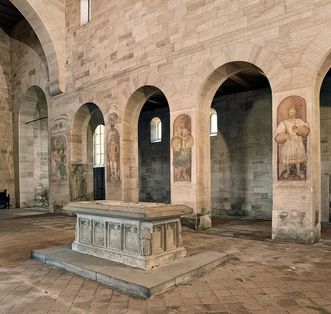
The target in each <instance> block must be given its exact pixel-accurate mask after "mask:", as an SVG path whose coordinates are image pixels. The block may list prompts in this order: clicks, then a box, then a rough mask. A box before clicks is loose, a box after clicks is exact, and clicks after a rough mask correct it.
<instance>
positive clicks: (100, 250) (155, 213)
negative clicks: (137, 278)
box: [65, 201, 192, 270]
mask: <svg viewBox="0 0 331 314" xmlns="http://www.w3.org/2000/svg"><path fill="white" fill-rule="evenodd" d="M65 211H68V212H74V213H76V214H77V223H76V232H75V241H74V242H73V243H72V250H74V251H77V252H80V253H84V254H89V255H93V256H96V257H101V258H104V259H107V260H111V261H115V262H119V263H123V264H125V265H129V266H134V267H138V268H141V269H145V270H149V269H152V268H154V267H156V266H159V265H162V264H166V263H169V262H172V261H175V260H178V259H181V258H183V257H184V256H185V255H186V249H185V248H184V247H183V245H182V235H181V223H180V217H181V216H182V215H186V214H191V213H192V209H191V208H190V207H188V206H186V205H167V204H160V203H125V202H121V201H88V202H72V203H69V204H68V205H67V206H66V207H65Z"/></svg>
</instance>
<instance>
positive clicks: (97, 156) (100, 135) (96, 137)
mask: <svg viewBox="0 0 331 314" xmlns="http://www.w3.org/2000/svg"><path fill="white" fill-rule="evenodd" d="M98 146H99V149H97V147H98ZM104 166H105V126H104V125H103V124H99V125H98V126H97V127H96V128H95V130H94V133H93V168H98V167H104Z"/></svg>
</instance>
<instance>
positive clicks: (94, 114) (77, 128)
mask: <svg viewBox="0 0 331 314" xmlns="http://www.w3.org/2000/svg"><path fill="white" fill-rule="evenodd" d="M100 124H102V125H105V121H104V118H103V114H102V112H101V110H100V108H99V107H98V106H97V105H96V104H94V103H86V104H84V105H82V106H81V107H80V108H79V109H78V110H77V112H76V114H75V117H74V121H73V127H72V130H71V158H70V175H69V184H70V199H71V201H78V200H91V199H93V198H94V196H93V192H94V186H93V134H94V131H95V129H96V128H97V126H98V125H100Z"/></svg>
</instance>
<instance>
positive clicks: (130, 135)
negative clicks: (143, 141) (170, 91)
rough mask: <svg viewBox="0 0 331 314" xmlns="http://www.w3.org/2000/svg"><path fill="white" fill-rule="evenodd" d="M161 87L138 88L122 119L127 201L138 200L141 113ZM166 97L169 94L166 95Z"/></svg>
mask: <svg viewBox="0 0 331 314" xmlns="http://www.w3.org/2000/svg"><path fill="white" fill-rule="evenodd" d="M156 93H162V94H163V95H165V94H164V93H163V91H162V90H161V89H159V88H158V87H155V86H152V85H146V86H142V87H140V88H138V89H137V90H136V91H135V92H133V93H132V95H131V96H130V97H129V99H128V102H127V105H126V108H125V110H124V113H123V119H122V132H121V134H122V137H121V147H122V152H123V153H122V154H121V165H123V167H122V176H121V177H122V178H123V179H122V191H123V192H122V198H123V200H125V201H130V202H138V200H139V176H138V121H139V114H140V111H141V109H142V108H143V106H144V104H145V103H146V101H147V100H148V99H149V98H150V97H151V96H152V95H154V94H156ZM165 97H166V99H168V98H167V96H166V95H165Z"/></svg>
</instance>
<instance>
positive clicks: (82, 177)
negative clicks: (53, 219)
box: [70, 163, 89, 201]
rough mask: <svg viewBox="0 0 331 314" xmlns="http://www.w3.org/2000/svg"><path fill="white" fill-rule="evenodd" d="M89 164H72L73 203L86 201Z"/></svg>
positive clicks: (71, 192)
mask: <svg viewBox="0 0 331 314" xmlns="http://www.w3.org/2000/svg"><path fill="white" fill-rule="evenodd" d="M86 175H87V164H84V163H72V164H71V176H70V185H71V189H70V198H71V200H73V201H86V200H88V199H89V197H88V195H87V178H86Z"/></svg>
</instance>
